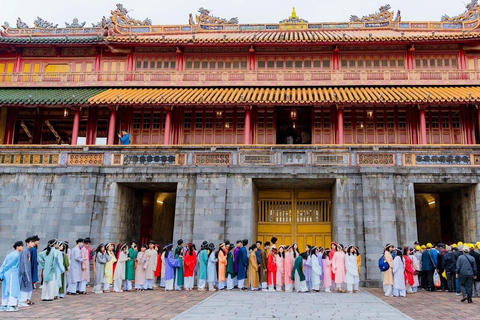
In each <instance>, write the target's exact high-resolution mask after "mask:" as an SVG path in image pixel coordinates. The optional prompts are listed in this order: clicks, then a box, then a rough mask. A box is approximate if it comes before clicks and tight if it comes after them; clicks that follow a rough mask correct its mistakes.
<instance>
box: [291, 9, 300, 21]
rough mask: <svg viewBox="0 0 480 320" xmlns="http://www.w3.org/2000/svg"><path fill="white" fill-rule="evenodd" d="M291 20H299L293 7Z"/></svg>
mask: <svg viewBox="0 0 480 320" xmlns="http://www.w3.org/2000/svg"><path fill="white" fill-rule="evenodd" d="M291 18H293V19H298V17H297V12H296V11H295V7H293V10H292V16H291Z"/></svg>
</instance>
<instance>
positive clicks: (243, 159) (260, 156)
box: [240, 153, 275, 166]
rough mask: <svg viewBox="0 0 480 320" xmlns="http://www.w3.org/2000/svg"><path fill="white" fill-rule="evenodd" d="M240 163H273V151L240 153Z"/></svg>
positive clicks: (263, 164)
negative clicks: (266, 152)
mask: <svg viewBox="0 0 480 320" xmlns="http://www.w3.org/2000/svg"><path fill="white" fill-rule="evenodd" d="M240 164H242V165H262V166H265V165H267V166H268V165H273V164H275V153H268V154H265V153H242V154H241V155H240Z"/></svg>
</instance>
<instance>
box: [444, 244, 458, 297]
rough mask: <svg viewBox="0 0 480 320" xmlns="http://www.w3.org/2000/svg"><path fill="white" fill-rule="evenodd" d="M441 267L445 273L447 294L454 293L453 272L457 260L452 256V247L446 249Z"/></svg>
mask: <svg viewBox="0 0 480 320" xmlns="http://www.w3.org/2000/svg"><path fill="white" fill-rule="evenodd" d="M442 267H443V269H444V270H445V272H446V273H447V287H448V291H449V292H454V291H455V271H456V268H457V258H456V257H455V255H454V254H453V251H452V247H450V246H448V247H447V252H446V253H445V255H444V256H443V259H442Z"/></svg>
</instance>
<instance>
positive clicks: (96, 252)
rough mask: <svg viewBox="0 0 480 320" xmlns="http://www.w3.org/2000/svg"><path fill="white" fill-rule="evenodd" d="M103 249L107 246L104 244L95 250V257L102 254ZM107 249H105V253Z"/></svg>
mask: <svg viewBox="0 0 480 320" xmlns="http://www.w3.org/2000/svg"><path fill="white" fill-rule="evenodd" d="M102 247H103V248H105V245H104V244H103V243H100V244H99V245H98V247H97V249H95V255H97V254H99V253H100V252H102ZM106 250H107V249H106V248H105V251H106Z"/></svg>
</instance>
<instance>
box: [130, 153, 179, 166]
mask: <svg viewBox="0 0 480 320" xmlns="http://www.w3.org/2000/svg"><path fill="white" fill-rule="evenodd" d="M176 159H177V155H175V154H157V155H155V154H134V155H125V156H123V165H126V166H128V165H174V164H176Z"/></svg>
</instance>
